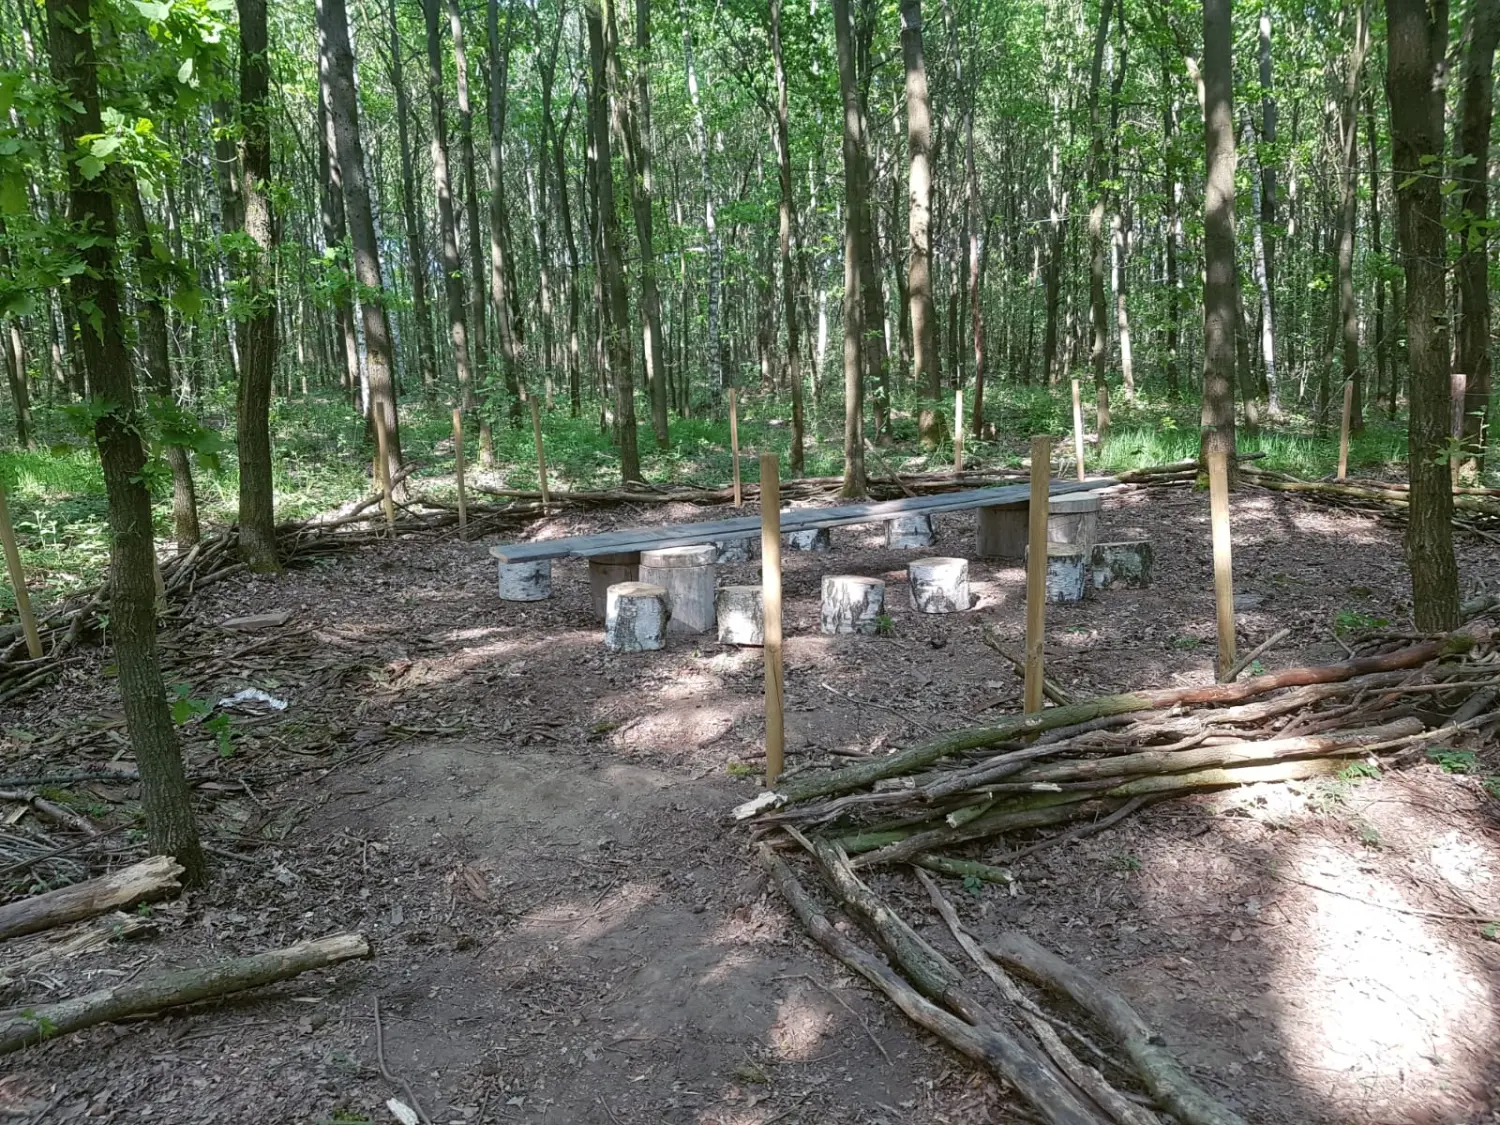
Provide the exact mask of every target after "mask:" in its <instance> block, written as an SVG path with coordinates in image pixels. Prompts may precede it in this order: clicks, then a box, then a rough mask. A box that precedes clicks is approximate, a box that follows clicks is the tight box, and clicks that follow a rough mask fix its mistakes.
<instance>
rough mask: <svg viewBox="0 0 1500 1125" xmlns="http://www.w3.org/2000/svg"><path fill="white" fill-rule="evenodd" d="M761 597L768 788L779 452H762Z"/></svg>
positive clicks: (770, 781) (774, 753)
mask: <svg viewBox="0 0 1500 1125" xmlns="http://www.w3.org/2000/svg"><path fill="white" fill-rule="evenodd" d="M760 598H761V611H762V614H763V615H764V622H765V624H764V628H763V635H764V639H765V660H766V788H767V789H772V788H774V787H775V785H776V779H777V778H779V777H780V776H781V766H782V748H783V741H782V739H783V733H782V732H783V728H782V713H781V709H782V701H781V481H780V479H779V477H778V467H777V462H776V454H774V453H762V454H761V455H760Z"/></svg>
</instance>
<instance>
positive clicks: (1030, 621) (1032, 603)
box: [1025, 434, 1052, 715]
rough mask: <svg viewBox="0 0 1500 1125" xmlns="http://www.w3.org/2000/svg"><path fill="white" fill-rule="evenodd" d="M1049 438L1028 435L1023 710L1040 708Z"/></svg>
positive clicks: (1045, 602)
mask: <svg viewBox="0 0 1500 1125" xmlns="http://www.w3.org/2000/svg"><path fill="white" fill-rule="evenodd" d="M1051 478H1052V439H1051V438H1050V437H1047V436H1046V435H1044V434H1039V435H1037V436H1036V437H1033V438H1032V439H1031V537H1030V539H1029V541H1028V543H1027V548H1026V549H1027V556H1026V691H1025V711H1026V713H1027V714H1028V715H1029V714H1031V713H1032V712H1033V711H1040V710H1041V709H1042V649H1043V647H1044V646H1043V642H1044V640H1045V635H1046V627H1047V508H1048V502H1049V499H1050V495H1051V494H1050V492H1049V487H1050V485H1051V483H1052V480H1051Z"/></svg>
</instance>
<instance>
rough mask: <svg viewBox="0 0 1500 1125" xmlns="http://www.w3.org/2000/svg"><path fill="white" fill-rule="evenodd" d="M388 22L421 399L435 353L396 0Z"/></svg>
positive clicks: (431, 386) (432, 391) (431, 387)
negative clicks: (389, 22) (420, 380)
mask: <svg viewBox="0 0 1500 1125" xmlns="http://www.w3.org/2000/svg"><path fill="white" fill-rule="evenodd" d="M387 10H388V12H389V15H390V21H391V90H392V92H393V93H394V94H395V97H396V138H397V144H398V146H399V147H400V149H401V221H402V225H403V226H404V227H405V228H406V256H407V258H408V259H410V260H409V261H408V262H407V265H406V268H407V269H408V270H409V271H410V272H411V305H412V317H413V319H414V320H415V321H416V337H417V368H418V370H419V371H420V373H421V379H422V397H423V398H424V399H426V400H427V401H428V402H431V401H433V400H434V399H435V398H436V397H437V353H436V348H435V347H434V341H433V338H432V310H431V307H430V301H431V299H430V298H429V297H428V295H427V247H426V240H425V239H424V238H423V236H422V221H421V218H420V217H419V215H418V214H417V176H416V169H415V162H414V161H413V160H412V150H411V125H410V121H411V96H410V95H409V94H408V93H407V90H406V79H405V75H404V66H403V64H402V56H403V54H404V53H405V52H404V49H403V47H402V44H401V30H400V28H399V26H398V25H397V23H396V0H390V6H389V8H388V9H387Z"/></svg>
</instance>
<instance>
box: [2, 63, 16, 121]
mask: <svg viewBox="0 0 1500 1125" xmlns="http://www.w3.org/2000/svg"><path fill="white" fill-rule="evenodd" d="M20 88H21V72H20V71H19V70H13V71H10V72H9V73H8V74H0V117H9V116H10V104H11V102H13V101H15V98H16V91H17V90H19V89H20Z"/></svg>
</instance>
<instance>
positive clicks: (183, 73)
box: [177, 59, 193, 86]
mask: <svg viewBox="0 0 1500 1125" xmlns="http://www.w3.org/2000/svg"><path fill="white" fill-rule="evenodd" d="M192 80H193V60H192V59H183V60H182V65H181V66H179V67H178V68H177V81H179V82H181V83H182V84H183V85H184V86H185V85H187V84H188V83H189V82H191V81H192Z"/></svg>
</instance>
